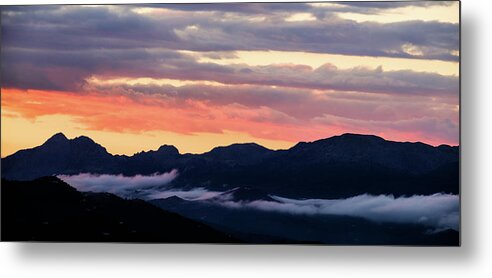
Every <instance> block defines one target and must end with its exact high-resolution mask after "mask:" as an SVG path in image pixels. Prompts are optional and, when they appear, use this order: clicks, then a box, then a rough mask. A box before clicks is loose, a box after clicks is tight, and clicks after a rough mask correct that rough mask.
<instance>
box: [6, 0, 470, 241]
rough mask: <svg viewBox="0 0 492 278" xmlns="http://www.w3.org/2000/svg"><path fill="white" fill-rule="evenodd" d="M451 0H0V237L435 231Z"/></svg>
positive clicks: (452, 212)
mask: <svg viewBox="0 0 492 278" xmlns="http://www.w3.org/2000/svg"><path fill="white" fill-rule="evenodd" d="M459 9H460V7H459V2H455V1H419V2H323V3H319V2H316V3H308V2H307V3H222V4H148V5H147V4H138V5H137V4H135V5H90V6H84V5H46V6H2V7H1V31H2V33H1V36H2V39H1V58H2V59H1V74H2V83H1V90H2V92H1V123H2V130H1V131H2V133H1V156H2V159H1V162H2V163H1V177H2V182H1V194H2V196H1V197H2V199H1V201H2V202H1V205H2V215H1V216H2V217H1V224H2V226H1V239H2V240H3V241H77V242H79V241H84V242H85V241H88V242H92V241H97V242H100V241H102V242H156V243H161V242H164V243H191V242H193V243H240V244H327V245H420V246H432V245H434V246H435V245H444V246H458V245H459V244H460V240H459V230H460V197H459V196H460V195H459V194H460V178H459V177H460V170H459V162H460V151H459V144H460V136H459V132H460V117H459V116H460V112H459V111H460V102H459V100H460V75H459V68H460V64H459V61H460V22H459V16H460V12H459Z"/></svg>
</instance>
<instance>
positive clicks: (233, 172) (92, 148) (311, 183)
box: [1, 134, 459, 198]
mask: <svg viewBox="0 0 492 278" xmlns="http://www.w3.org/2000/svg"><path fill="white" fill-rule="evenodd" d="M64 138H66V137H64V136H63V135H62V134H58V135H55V136H53V137H52V138H51V139H50V140H48V142H49V143H45V144H43V145H41V146H39V147H35V148H32V149H28V150H22V151H19V152H17V153H15V154H13V155H10V156H7V157H6V158H3V159H2V164H1V168H2V176H3V177H5V178H9V179H14V180H31V179H34V178H37V177H41V176H48V175H58V174H78V173H82V172H85V173H96V174H123V175H126V176H133V175H137V174H140V175H150V174H154V173H165V172H169V171H171V170H174V169H176V170H177V171H178V173H179V176H178V178H177V179H175V180H174V181H173V182H172V183H173V186H179V187H182V188H191V187H205V188H207V189H210V190H220V191H224V190H229V189H232V188H236V187H242V188H248V187H250V188H254V189H259V190H262V191H264V192H267V193H268V194H272V195H280V196H285V197H302V198H343V197H350V196H354V195H358V194H364V193H370V194H394V195H397V196H400V195H413V194H433V193H439V192H445V193H453V194H457V193H459V147H451V146H445V145H441V146H438V147H433V146H430V145H427V144H423V143H420V142H416V143H411V142H394V141H387V140H384V139H383V138H381V137H378V136H373V135H359V134H343V135H340V136H334V137H331V138H327V139H322V140H317V141H314V142H309V143H306V142H301V143H298V144H297V145H295V146H294V147H292V148H290V149H288V150H280V151H273V150H269V149H267V148H264V147H262V146H260V145H258V144H255V143H246V144H232V145H230V146H226V147H217V148H214V149H213V150H211V151H210V152H207V153H204V154H183V155H181V154H179V151H178V149H176V148H175V147H174V146H169V145H163V146H161V147H160V148H159V149H158V150H155V151H148V152H141V153H137V154H135V155H133V156H118V155H111V154H109V153H108V152H107V151H106V149H104V148H103V147H102V146H100V145H99V144H97V143H95V142H94V141H92V140H91V139H90V138H88V137H78V138H75V139H72V140H66V139H64Z"/></svg>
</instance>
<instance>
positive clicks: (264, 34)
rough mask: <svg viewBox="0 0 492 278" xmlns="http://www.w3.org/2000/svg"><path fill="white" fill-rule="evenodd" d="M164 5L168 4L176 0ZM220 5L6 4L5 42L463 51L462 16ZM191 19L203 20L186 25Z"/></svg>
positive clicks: (373, 52)
mask: <svg viewBox="0 0 492 278" xmlns="http://www.w3.org/2000/svg"><path fill="white" fill-rule="evenodd" d="M178 6H179V5H178ZM159 7H161V6H160V5H159ZM162 7H163V8H168V5H162ZM169 7H174V8H176V6H169ZM186 7H188V9H192V10H195V9H200V8H201V7H202V5H196V6H195V5H183V9H187V8H186ZM203 7H208V6H207V5H203ZM214 7H226V8H216V9H211V10H212V12H208V13H194V12H192V11H189V12H187V11H185V12H184V13H185V14H179V15H176V14H174V15H173V14H172V13H171V14H169V13H164V14H159V15H157V16H150V15H148V14H146V15H141V14H137V13H135V12H134V9H132V8H135V7H133V6H110V7H107V6H100V7H80V6H51V7H50V8H42V9H40V10H38V9H37V7H23V8H18V7H17V8H4V9H3V13H2V19H3V21H2V31H3V44H4V45H5V46H7V47H23V48H26V47H28V48H45V49H88V48H97V49H99V48H111V49H113V48H135V47H146V48H152V47H153V48H156V47H163V48H168V49H188V50H196V51H220V50H290V51H311V52H319V53H336V54H347V55H367V56H386V57H407V58H408V57H412V58H422V59H429V58H431V59H441V60H453V61H456V60H457V59H458V58H457V57H456V56H453V55H451V54H450V51H452V50H457V49H458V42H459V36H458V35H459V33H458V25H457V24H449V23H440V22H422V21H414V22H399V23H391V24H379V23H367V22H366V23H356V22H354V21H351V20H343V19H340V18H337V17H329V18H327V19H323V20H317V21H302V22H284V21H283V20H284V19H285V18H286V17H288V16H289V15H291V14H293V13H295V12H303V11H306V9H308V8H307V7H306V4H278V5H277V4H242V5H240V6H239V7H240V8H237V9H235V11H234V12H237V11H251V15H249V14H244V13H239V15H238V16H236V17H226V16H224V15H223V14H225V12H224V11H223V10H228V9H231V10H232V8H235V7H236V6H235V4H230V5H228V4H218V5H217V6H214ZM311 8H312V7H310V9H311ZM217 9H218V10H219V11H217ZM326 9H327V8H324V10H326ZM157 10H158V9H157ZM316 11H318V10H316ZM266 12H268V13H269V16H268V17H266V18H265V20H264V21H259V22H254V21H248V20H249V18H250V16H255V15H262V14H265V13H266ZM188 13H189V15H188ZM189 26H195V27H197V28H196V29H195V30H193V29H186V27H189ZM406 44H409V45H413V46H416V47H418V48H419V50H420V52H421V55H414V54H411V53H407V52H405V51H404V50H402V46H403V45H406Z"/></svg>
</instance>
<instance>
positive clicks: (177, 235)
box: [1, 177, 238, 243]
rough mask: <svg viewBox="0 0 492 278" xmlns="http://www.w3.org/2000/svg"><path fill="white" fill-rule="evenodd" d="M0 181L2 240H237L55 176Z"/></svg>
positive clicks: (164, 212)
mask: <svg viewBox="0 0 492 278" xmlns="http://www.w3.org/2000/svg"><path fill="white" fill-rule="evenodd" d="M1 186H2V203H1V204H2V218H1V220H2V241H71V242H78V241H84V242H87V241H88V242H99V241H104V242H173V243H179V242H190V243H192V242H196V243H198V242H203V243H207V242H208V243H212V242H220V243H232V242H238V241H237V240H236V239H234V238H232V237H231V236H229V235H227V234H224V233H221V232H218V231H216V230H214V229H212V228H210V227H208V226H207V225H204V224H201V223H199V222H196V221H193V220H190V219H187V218H184V217H182V216H179V215H178V214H175V213H171V212H167V211H164V210H161V209H159V208H157V207H155V206H153V205H151V204H149V203H146V202H144V201H142V200H137V199H135V200H124V199H122V198H119V197H117V196H115V195H113V194H109V193H80V192H78V191H76V190H75V189H74V188H72V187H70V186H69V185H68V184H66V183H65V182H63V181H61V180H59V179H58V178H56V177H43V178H39V179H36V180H33V181H28V182H17V181H9V180H5V179H3V180H2V183H1Z"/></svg>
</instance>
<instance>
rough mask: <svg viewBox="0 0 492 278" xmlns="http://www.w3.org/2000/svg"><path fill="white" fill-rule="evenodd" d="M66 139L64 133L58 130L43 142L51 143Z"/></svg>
mask: <svg viewBox="0 0 492 278" xmlns="http://www.w3.org/2000/svg"><path fill="white" fill-rule="evenodd" d="M66 141H68V138H67V137H66V136H65V134H63V133H61V132H58V133H56V134H55V135H53V136H51V137H50V138H49V139H48V140H46V142H45V143H44V144H52V143H60V142H66Z"/></svg>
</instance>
